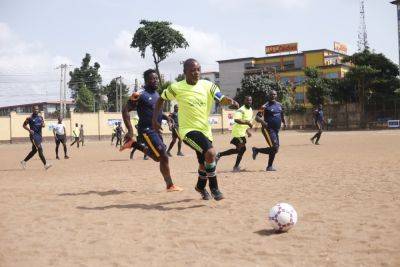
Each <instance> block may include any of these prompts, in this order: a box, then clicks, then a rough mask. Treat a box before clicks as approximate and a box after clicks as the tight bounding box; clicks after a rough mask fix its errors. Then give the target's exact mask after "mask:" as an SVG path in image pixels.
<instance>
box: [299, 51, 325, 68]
mask: <svg viewBox="0 0 400 267" xmlns="http://www.w3.org/2000/svg"><path fill="white" fill-rule="evenodd" d="M304 61H305V66H306V67H319V66H323V65H324V52H322V51H319V52H310V53H305V54H304Z"/></svg>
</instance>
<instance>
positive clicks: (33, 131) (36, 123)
mask: <svg viewBox="0 0 400 267" xmlns="http://www.w3.org/2000/svg"><path fill="white" fill-rule="evenodd" d="M28 124H29V128H28ZM22 127H23V128H24V129H25V130H27V131H28V132H29V139H30V140H31V143H32V150H31V152H29V154H28V155H27V156H26V158H25V159H24V160H23V161H21V162H20V163H21V166H22V168H23V169H25V168H26V162H27V161H28V160H30V159H31V158H32V157H33V156H34V155H35V154H36V152H38V153H39V157H40V159H41V160H42V162H43V165H44V168H45V169H46V170H47V169H49V168H50V167H51V164H47V162H46V159H45V157H44V155H43V148H42V128H43V127H44V120H43V117H42V116H40V115H39V106H37V105H35V106H33V112H32V115H31V116H29V117H28V118H26V120H25V121H24V123H23V125H22Z"/></svg>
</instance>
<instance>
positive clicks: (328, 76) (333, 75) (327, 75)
mask: <svg viewBox="0 0 400 267" xmlns="http://www.w3.org/2000/svg"><path fill="white" fill-rule="evenodd" d="M325 77H326V78H328V79H337V78H339V74H338V73H337V72H331V73H327V74H326V75H325Z"/></svg>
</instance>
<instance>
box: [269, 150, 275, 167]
mask: <svg viewBox="0 0 400 267" xmlns="http://www.w3.org/2000/svg"><path fill="white" fill-rule="evenodd" d="M275 154H276V153H275V152H273V153H271V154H269V158H268V167H272V164H273V163H274V159H275Z"/></svg>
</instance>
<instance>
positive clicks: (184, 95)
mask: <svg viewBox="0 0 400 267" xmlns="http://www.w3.org/2000/svg"><path fill="white" fill-rule="evenodd" d="M161 97H162V98H163V99H165V100H173V99H176V101H177V102H178V105H179V116H178V121H179V135H180V137H181V138H182V139H183V138H184V137H185V136H186V134H187V133H188V132H191V131H199V132H202V133H203V134H204V135H205V136H207V138H208V139H209V140H210V141H212V140H213V137H212V133H211V126H210V124H209V123H208V117H209V115H210V112H211V108H212V106H213V103H214V100H217V101H220V100H221V99H222V98H223V97H224V96H223V95H222V94H221V91H220V90H219V88H218V86H217V85H215V84H214V83H212V82H210V81H207V80H199V81H198V82H197V83H196V85H190V84H188V83H187V82H186V80H183V81H180V82H176V83H173V84H171V85H170V86H169V87H168V88H167V89H165V90H164V91H163V92H162V94H161Z"/></svg>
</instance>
